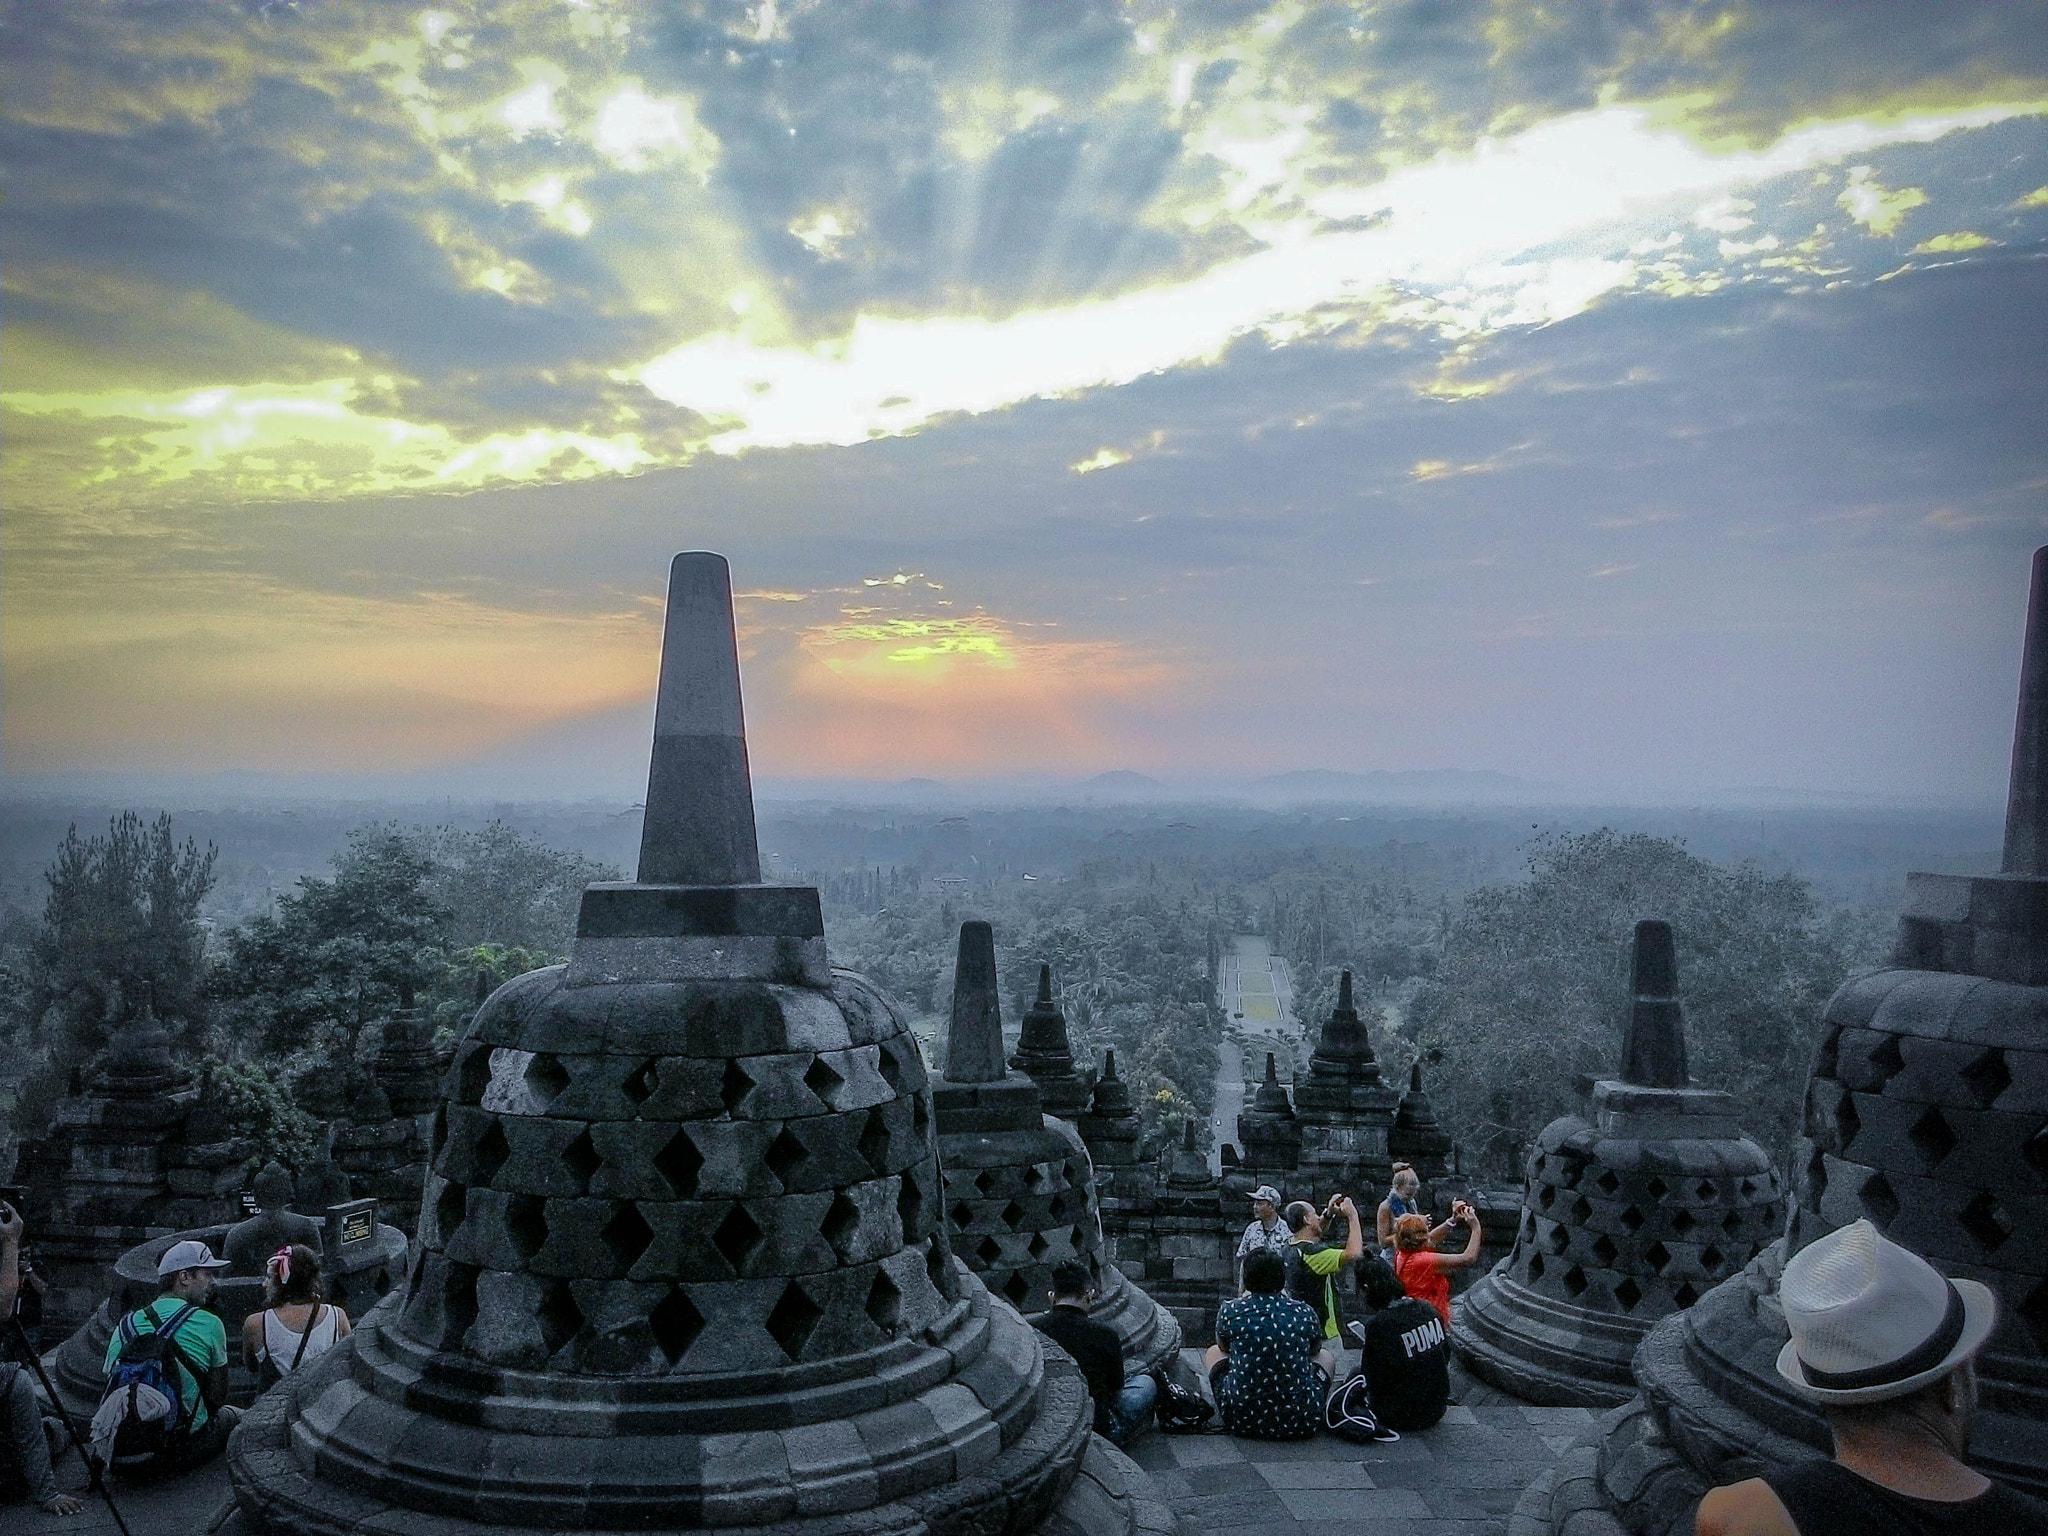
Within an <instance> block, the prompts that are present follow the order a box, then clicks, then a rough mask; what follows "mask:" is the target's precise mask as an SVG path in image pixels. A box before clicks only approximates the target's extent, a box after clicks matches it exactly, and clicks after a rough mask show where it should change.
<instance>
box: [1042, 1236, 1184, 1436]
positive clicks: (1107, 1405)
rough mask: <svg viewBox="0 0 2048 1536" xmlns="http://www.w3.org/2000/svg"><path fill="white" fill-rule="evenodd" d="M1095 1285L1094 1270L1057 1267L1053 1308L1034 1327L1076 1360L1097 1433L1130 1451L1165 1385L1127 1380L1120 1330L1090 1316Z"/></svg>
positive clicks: (1074, 1262)
mask: <svg viewBox="0 0 2048 1536" xmlns="http://www.w3.org/2000/svg"><path fill="white" fill-rule="evenodd" d="M1094 1299H1095V1282H1094V1280H1093V1278H1092V1277H1091V1276H1090V1275H1089V1273H1088V1266H1087V1265H1086V1264H1083V1263H1081V1262H1080V1260H1078V1259H1067V1260H1064V1261H1063V1262H1061V1263H1058V1264H1055V1265H1053V1267H1052V1306H1051V1308H1050V1309H1049V1310H1048V1311H1047V1312H1046V1313H1045V1314H1044V1315H1043V1316H1041V1317H1036V1318H1033V1319H1032V1322H1031V1326H1032V1327H1034V1328H1036V1329H1037V1330H1038V1331H1039V1332H1040V1333H1042V1334H1044V1335H1045V1336H1046V1337H1047V1338H1048V1339H1051V1340H1052V1341H1053V1343H1055V1344H1057V1345H1059V1347H1060V1348H1061V1349H1064V1350H1065V1351H1066V1352H1067V1353H1068V1354H1070V1355H1072V1356H1073V1357H1074V1363H1075V1364H1076V1365H1078V1366H1080V1367H1081V1376H1082V1378H1083V1379H1084V1380H1085V1381H1086V1382H1087V1383H1088V1395H1089V1397H1091V1398H1092V1399H1094V1402H1095V1433H1096V1434H1098V1435H1100V1436H1102V1437H1103V1439H1105V1440H1107V1441H1109V1443H1110V1444H1112V1445H1118V1446H1122V1445H1128V1444H1130V1442H1131V1440H1132V1439H1133V1438H1134V1437H1135V1436H1136V1435H1137V1433H1138V1431H1139V1430H1141V1429H1143V1428H1144V1427H1145V1423H1146V1420H1147V1419H1149V1418H1150V1417H1151V1415H1152V1404H1153V1402H1154V1400H1155V1399H1156V1398H1157V1397H1158V1394H1159V1383H1158V1382H1156V1381H1154V1380H1153V1379H1152V1378H1151V1377H1150V1376H1134V1377H1130V1378H1128V1379H1126V1377H1125V1375H1124V1352H1123V1345H1122V1343H1121V1342H1120V1341H1119V1340H1118V1338H1117V1336H1116V1330H1115V1329H1114V1328H1112V1327H1110V1326H1109V1324H1107V1323H1098V1322H1096V1321H1095V1320H1094V1319H1093V1318H1091V1317H1090V1316H1089V1315H1088V1307H1089V1304H1090V1303H1091V1302H1092V1301H1093V1300H1094Z"/></svg>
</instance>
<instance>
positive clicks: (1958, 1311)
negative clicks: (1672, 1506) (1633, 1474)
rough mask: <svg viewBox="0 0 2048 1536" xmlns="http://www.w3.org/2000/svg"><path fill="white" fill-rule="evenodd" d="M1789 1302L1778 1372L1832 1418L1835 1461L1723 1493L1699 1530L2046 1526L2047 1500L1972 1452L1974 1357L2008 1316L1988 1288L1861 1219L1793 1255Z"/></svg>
mask: <svg viewBox="0 0 2048 1536" xmlns="http://www.w3.org/2000/svg"><path fill="white" fill-rule="evenodd" d="M1778 1301H1779V1304H1780V1305H1781V1306H1782V1307H1783V1309H1784V1314H1785V1323H1786V1326H1787V1327H1788V1328H1789V1329H1790V1330H1791V1334H1792V1337H1791V1340H1790V1341H1789V1342H1788V1343H1787V1344H1786V1345H1785V1347H1784V1348H1783V1349H1782V1350H1781V1351H1780V1352H1779V1354H1778V1373H1779V1374H1780V1375H1781V1376H1783V1377H1784V1378H1785V1380H1786V1381H1788V1382H1790V1383H1791V1384H1792V1387H1793V1390H1795V1391H1796V1392H1798V1393H1799V1395H1800V1396H1802V1397H1804V1398H1806V1399H1807V1400H1808V1401H1809V1402H1811V1403H1814V1404H1815V1405H1816V1406H1818V1407H1819V1409H1820V1411H1821V1413H1822V1415H1823V1416H1824V1417H1825V1418H1826V1419H1827V1422H1828V1428H1829V1430H1830V1431H1831V1432H1832V1433H1833V1435H1834V1441H1835V1454H1834V1458H1833V1459H1832V1460H1821V1459H1818V1458H1815V1459H1813V1460H1808V1461H1801V1462H1798V1463H1796V1464H1794V1465H1792V1466H1789V1467H1784V1468H1782V1469H1776V1470H1773V1471H1770V1472H1767V1473H1765V1474H1764V1475H1763V1476H1762V1477H1754V1478H1750V1479H1749V1480H1748V1481H1746V1482H1740V1483H1734V1484H1731V1485H1729V1486H1728V1487H1725V1488H1716V1489H1714V1490H1712V1491H1711V1492H1709V1493H1708V1494H1707V1496H1706V1497H1705V1498H1704V1499H1702V1500H1701V1501H1700V1507H1699V1512H1698V1514H1697V1515H1695V1516H1694V1522H1693V1528H1694V1530H1695V1531H1697V1532H1698V1533H1699V1536H1848V1533H1850V1532H1856V1533H1863V1532H1870V1531H1899V1532H1905V1533H1908V1536H1920V1533H1937V1532H1940V1533H1947V1532H1954V1533H1957V1536H1961V1533H1964V1532H1967V1533H1970V1536H1983V1533H1986V1532H1995V1533H1996V1536H2048V1504H2043V1503H2042V1502H2041V1501H2040V1500H2038V1499H2035V1498H2031V1497H2029V1496H2028V1495H2026V1494H2023V1493H2019V1492H2017V1491H2015V1490H2014V1489H2011V1488H2008V1487H2006V1486H2004V1485H2003V1484H2001V1483H1996V1482H1993V1481H1992V1480H1991V1479H1990V1478H1988V1477H1986V1476H1984V1474H1983V1473H1981V1472H1978V1471H1976V1470H1975V1469H1974V1468H1972V1467H1970V1466H1969V1465H1967V1464H1966V1463H1965V1462H1964V1460H1963V1457H1964V1455H1965V1454H1966V1452H1967V1451H1968V1449H1969V1440H1970V1421H1971V1416H1972V1414H1973V1413H1974V1411H1975V1409H1976V1406H1977V1374H1976V1367H1975V1358H1976V1355H1977V1352H1978V1351H1979V1350H1981V1349H1982V1348H1983V1347H1984V1344H1985V1341H1986V1340H1987V1339H1989V1338H1990V1337H1991V1331H1992V1329H1993V1327H1994V1326H1996V1324H1997V1321H1998V1305H1997V1297H1996V1296H1995V1295H1994V1294H1993V1293H1992V1291H1991V1289H1990V1288H1989V1287H1988V1286H1984V1285H1979V1284H1978V1283H1977V1282H1976V1281H1974V1280H1949V1279H1947V1278H1945V1277H1944V1276H1943V1275H1942V1273H1941V1272H1940V1271H1939V1270H1937V1269H1936V1268H1935V1267H1934V1266H1933V1265H1932V1264H1929V1263H1928V1262H1927V1261H1926V1260H1925V1259H1923V1258H1921V1257H1920V1256H1919V1255H1918V1254H1916V1253H1913V1252H1912V1251H1910V1250H1909V1249H1906V1248H1902V1247H1900V1246H1899V1245H1898V1244H1897V1243H1894V1242H1892V1241H1891V1240H1890V1239H1889V1238H1887V1237H1885V1236H1884V1235H1883V1234H1882V1233H1880V1232H1879V1231H1878V1230H1877V1228H1876V1227H1874V1226H1872V1225H1871V1224H1870V1223H1869V1222H1868V1221H1867V1220H1864V1219H1862V1218H1858V1219H1857V1220H1855V1221H1852V1222H1850V1223H1849V1225H1847V1226H1846V1227H1841V1228H1838V1229H1837V1230H1835V1231H1833V1232H1830V1233H1829V1234H1828V1235H1827V1236H1826V1237H1823V1238H1821V1239H1819V1240H1818V1241H1816V1242H1813V1243H1809V1244H1808V1245H1807V1246H1806V1247H1804V1248H1802V1249H1800V1251H1799V1252H1798V1253H1797V1254H1795V1255H1793V1257H1792V1259H1791V1261H1790V1262H1789V1263H1787V1264H1786V1266H1785V1273H1784V1275H1783V1277H1782V1278H1781V1279H1780V1280H1779V1283H1778Z"/></svg>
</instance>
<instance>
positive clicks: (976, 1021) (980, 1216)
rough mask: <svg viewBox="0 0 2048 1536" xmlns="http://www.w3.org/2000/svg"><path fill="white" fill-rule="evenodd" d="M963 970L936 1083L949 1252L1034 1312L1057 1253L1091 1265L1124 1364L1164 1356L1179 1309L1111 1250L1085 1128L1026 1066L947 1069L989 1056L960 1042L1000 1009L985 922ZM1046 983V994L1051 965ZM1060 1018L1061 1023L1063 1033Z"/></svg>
mask: <svg viewBox="0 0 2048 1536" xmlns="http://www.w3.org/2000/svg"><path fill="white" fill-rule="evenodd" d="M959 974H960V975H961V976H962V977H963V978H965V980H966V982H967V984H968V986H969V987H971V988H972V989H974V991H975V994H976V995H975V997H974V998H970V999H969V1000H968V1001H967V1002H966V1003H965V1004H963V1002H962V1000H961V998H960V997H959V996H958V995H957V994H956V996H955V997H954V1002H953V1019H954V1023H955V1032H954V1034H953V1036H952V1038H951V1039H950V1040H949V1041H948V1044H947V1053H946V1059H947V1061H948V1063H949V1066H948V1068H947V1071H946V1074H945V1075H944V1076H943V1077H941V1078H940V1079H939V1080H938V1081H937V1083H936V1084H935V1085H934V1087H933V1091H932V1100H933V1112H934V1114H935V1116H936V1118H937V1123H938V1131H939V1161H940V1163H941V1165H942V1166H943V1168H944V1180H945V1187H944V1203H943V1208H942V1209H943V1213H944V1217H945V1221H946V1230H947V1232H948V1233H949V1235H950V1238H951V1243H952V1247H953V1251H954V1252H955V1253H957V1254H958V1255H959V1256H960V1258H961V1259H963V1260H964V1261H965V1262H966V1264H967V1266H968V1268H970V1269H972V1270H973V1271H974V1272H975V1273H976V1274H977V1275H979V1276H980V1277H981V1279H982V1282H983V1283H984V1284H985V1285H987V1286H988V1288H989V1289H990V1290H991V1291H993V1292H994V1293H995V1294H997V1295H998V1296H1001V1297H1002V1298H1003V1299H1004V1300H1005V1301H1007V1302H1009V1304H1010V1305H1011V1306H1013V1307H1015V1308H1017V1310H1018V1311H1020V1312H1022V1313H1024V1314H1025V1315H1026V1316H1031V1317H1035V1316H1037V1315H1039V1314H1040V1313H1042V1312H1043V1311H1045V1309H1046V1308H1047V1307H1048V1306H1050V1305H1051V1302H1052V1297H1051V1285H1052V1269H1053V1266H1054V1265H1055V1264H1059V1263H1063V1262H1065V1261H1067V1260H1077V1261H1079V1262H1080V1263H1083V1264H1085V1265H1087V1266H1088V1270H1089V1272H1090V1274H1092V1275H1093V1276H1094V1277H1095V1282H1096V1286H1097V1296H1096V1301H1095V1306H1094V1309H1093V1314H1092V1315H1093V1316H1095V1317H1096V1318H1097V1319H1099V1320H1100V1321H1102V1322H1105V1323H1107V1324H1109V1326H1110V1327H1112V1328H1114V1329H1116V1330H1117V1336H1118V1338H1119V1340H1120V1341H1121V1342H1122V1344H1123V1351H1124V1358H1125V1361H1126V1362H1127V1367H1128V1368H1129V1369H1130V1370H1134V1371H1149V1370H1157V1369H1160V1368H1162V1367H1164V1366H1165V1364H1166V1363H1167V1362H1169V1361H1170V1360H1172V1359H1173V1357H1174V1355H1175V1354H1176V1353H1177V1352H1178V1350H1179V1349H1180V1343H1181V1335H1180V1329H1179V1327H1178V1326H1177V1325H1176V1323H1175V1321H1174V1319H1173V1316H1172V1314H1170V1313H1169V1312H1168V1311H1167V1310H1166V1309H1165V1308H1164V1307H1162V1306H1160V1305H1159V1304H1158V1303H1156V1302H1155V1301H1153V1300H1152V1298H1151V1297H1149V1296H1147V1295H1145V1293H1144V1292H1142V1291H1140V1290H1139V1289H1138V1288H1137V1287H1136V1286H1134V1285H1132V1284H1131V1283H1130V1281H1129V1280H1128V1278H1127V1277H1126V1276H1125V1275H1124V1274H1123V1273H1122V1271H1120V1270H1119V1269H1118V1268H1117V1267H1116V1266H1115V1264H1114V1263H1111V1262H1107V1261H1106V1255H1105V1252H1104V1244H1103V1234H1102V1222H1101V1217H1100V1214H1099V1212H1098V1210H1097V1206H1096V1187H1095V1169H1094V1166H1093V1162H1092V1160H1091V1159H1090V1157H1089V1154H1088V1146H1087V1143H1086V1142H1085V1141H1083V1140H1082V1137H1081V1133H1080V1131H1079V1130H1078V1129H1077V1128H1076V1127H1075V1126H1074V1125H1073V1124H1071V1123H1070V1122H1068V1121H1066V1120H1063V1119H1060V1118H1058V1117H1057V1116H1054V1115H1051V1114H1047V1113H1045V1112H1044V1110H1043V1106H1042V1103H1041V1100H1040V1097H1039V1089H1038V1085H1037V1084H1036V1083H1035V1082H1034V1081H1033V1080H1032V1079H1031V1078H1029V1077H1027V1076H1025V1075H1024V1074H1023V1073H1021V1072H1015V1071H1013V1072H1009V1073H1008V1074H1007V1075H1006V1076H1004V1077H1003V1078H1001V1079H1000V1080H995V1081H984V1080H967V1081H958V1080H955V1078H954V1077H953V1075H952V1068H951V1066H950V1063H952V1062H954V1061H960V1060H966V1061H968V1062H970V1063H979V1062H980V1061H981V1060H982V1059H983V1058H982V1056H981V1055H980V1054H978V1047H975V1046H971V1045H970V1047H969V1049H968V1051H967V1053H966V1054H965V1055H962V1054H961V1042H962V1040H963V1038H965V1039H966V1040H969V1041H972V1040H975V1039H977V1038H978V1037H979V1036H980V1034H981V1033H982V1032H983V1031H985V1030H986V1028H987V1027H988V1025H989V1023H990V1022H991V1021H992V1020H993V1019H994V1014H993V1011H992V1009H993V1000H994V997H995V995H996V993H995V988H996V976H995V940H994V936H993V934H992V933H991V932H990V930H989V927H988V925H987V924H986V923H973V922H970V923H966V924H963V925H962V926H961V930H960V966H959ZM1040 991H1041V993H1042V994H1044V995H1045V1000H1046V1001H1047V1002H1049V1000H1050V992H1049V978H1048V977H1047V976H1045V975H1044V974H1041V977H1040ZM984 998H985V999H986V1000H987V1005H988V1006H987V1007H986V1008H984V1006H983V1003H982V1001H981V999H984ZM1064 1029H1065V1027H1064V1023H1062V1025H1061V1030H1060V1032H1061V1034H1062V1035H1063V1034H1064ZM997 1038H998V1040H999V1041H1000V1035H998V1037H997ZM1041 1038H1043V1037H1041ZM1068 1068H1069V1071H1070V1072H1071V1069H1072V1057H1071V1055H1070V1056H1069V1057H1068ZM970 1070H975V1071H979V1070H982V1068H981V1067H980V1066H979V1065H974V1066H971V1067H970ZM1077 1081H1078V1079H1077ZM1118 1087H1121V1084H1118ZM1111 1093H1112V1097H1113V1096H1114V1093H1115V1090H1114V1089H1112V1090H1111Z"/></svg>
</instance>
